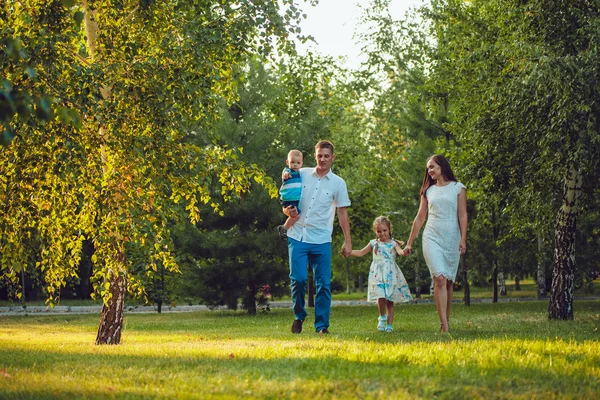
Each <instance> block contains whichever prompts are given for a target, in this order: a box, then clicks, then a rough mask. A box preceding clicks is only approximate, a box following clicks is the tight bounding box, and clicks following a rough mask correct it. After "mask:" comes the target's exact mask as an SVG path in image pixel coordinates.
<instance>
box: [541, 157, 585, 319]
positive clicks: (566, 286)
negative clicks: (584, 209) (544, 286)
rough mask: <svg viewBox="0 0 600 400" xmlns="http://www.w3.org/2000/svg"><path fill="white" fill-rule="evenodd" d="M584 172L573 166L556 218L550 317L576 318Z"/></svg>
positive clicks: (549, 307)
mask: <svg viewBox="0 0 600 400" xmlns="http://www.w3.org/2000/svg"><path fill="white" fill-rule="evenodd" d="M581 186H582V177H581V172H579V171H578V170H577V169H576V168H574V167H571V169H570V171H569V175H568V176H567V178H566V179H565V186H564V190H563V199H562V200H563V201H562V203H563V204H562V206H561V208H560V210H558V215H557V218H556V234H555V237H556V244H555V247H554V269H553V273H552V290H551V292H550V304H549V305H548V318H549V319H561V320H567V319H573V279H574V277H575V233H576V227H577V211H578V210H577V206H578V205H577V203H578V200H579V197H580V195H581Z"/></svg>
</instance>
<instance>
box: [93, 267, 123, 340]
mask: <svg viewBox="0 0 600 400" xmlns="http://www.w3.org/2000/svg"><path fill="white" fill-rule="evenodd" d="M126 289H127V281H126V279H125V275H123V274H119V275H117V276H115V275H111V279H110V289H109V291H110V294H111V297H110V299H109V300H108V304H104V306H103V307H102V314H101V315H100V326H99V327H98V336H96V344H119V343H121V330H122V327H123V305H124V304H125V292H126Z"/></svg>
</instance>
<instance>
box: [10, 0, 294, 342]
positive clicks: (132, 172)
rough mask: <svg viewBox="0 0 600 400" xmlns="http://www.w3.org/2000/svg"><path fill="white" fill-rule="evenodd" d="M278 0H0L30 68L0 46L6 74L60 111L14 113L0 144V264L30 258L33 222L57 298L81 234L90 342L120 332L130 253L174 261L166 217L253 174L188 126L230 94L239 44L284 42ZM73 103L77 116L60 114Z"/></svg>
mask: <svg viewBox="0 0 600 400" xmlns="http://www.w3.org/2000/svg"><path fill="white" fill-rule="evenodd" d="M281 4H282V7H283V13H280V8H279V3H278V2H276V1H271V0H264V1H256V2H252V3H248V2H237V1H229V0H227V1H221V2H219V3H215V2H212V1H197V2H188V1H170V2H154V1H143V2H138V1H126V2H123V1H110V0H97V1H88V0H82V1H81V2H77V3H76V2H75V1H73V0H63V1H56V0H55V1H50V2H41V1H40V2H38V1H31V2H18V1H7V2H4V3H3V6H2V9H1V12H2V18H1V20H2V21H6V22H3V24H5V25H4V26H5V27H7V29H9V30H10V32H12V33H11V34H12V35H13V37H14V38H15V40H19V41H20V43H21V48H22V49H23V51H24V52H25V53H26V54H27V55H28V56H29V58H26V59H25V62H26V63H27V65H29V66H30V67H31V68H32V70H34V71H35V75H36V76H37V79H36V80H33V79H29V78H27V77H23V76H21V75H19V68H20V67H21V66H22V65H23V62H22V60H19V61H14V60H13V59H7V58H4V59H3V60H2V61H3V64H2V68H3V70H4V73H5V75H6V76H7V79H10V80H11V82H12V83H13V84H14V86H15V87H19V88H23V90H27V91H28V92H29V93H37V92H40V93H52V97H53V98H54V101H53V103H52V104H53V106H52V110H53V112H54V114H55V115H56V118H54V119H49V121H48V122H47V123H46V124H45V125H43V126H42V127H40V126H39V125H37V124H31V123H29V122H28V121H22V120H18V119H16V117H15V116H13V118H12V119H11V121H10V123H11V124H13V125H12V126H13V130H14V131H15V132H18V134H17V136H16V138H15V139H14V140H13V142H12V144H11V146H10V147H8V148H5V149H4V150H3V151H2V153H1V154H0V170H1V171H2V173H1V174H0V179H2V181H1V190H2V192H0V197H1V198H2V200H3V203H4V204H5V205H6V206H5V210H6V212H5V217H4V218H3V220H2V236H1V242H0V254H1V255H2V259H1V260H0V262H1V266H2V274H3V275H5V276H8V277H11V278H15V277H16V276H17V275H18V272H19V271H20V270H21V269H22V268H24V267H25V265H26V251H25V249H24V248H23V246H22V244H21V243H23V239H24V238H26V237H28V236H29V235H31V234H33V233H34V232H37V234H39V235H40V237H41V240H42V242H43V245H42V248H41V251H40V255H41V257H40V261H39V262H38V263H37V264H36V268H38V269H40V270H42V271H44V273H45V280H46V283H47V291H48V297H49V301H50V302H52V301H54V300H55V299H56V297H57V293H58V292H57V290H58V288H59V287H60V286H61V285H64V284H65V279H66V278H67V277H68V276H73V275H76V273H77V272H76V268H77V265H78V263H79V258H80V251H81V245H82V242H83V241H84V240H85V239H86V238H89V239H90V240H92V242H93V245H94V249H95V252H94V254H93V256H92V261H93V263H94V276H93V280H94V287H95V289H96V291H97V292H98V293H99V295H100V296H101V297H102V299H103V301H104V308H103V311H102V316H101V322H100V327H99V330H98V336H97V339H96V343H98V344H117V343H119V341H120V335H121V330H122V319H123V301H124V296H125V292H126V289H129V290H131V291H133V292H134V293H137V294H141V293H143V288H142V286H141V285H140V282H139V281H136V279H135V277H134V276H133V275H132V273H131V272H132V269H133V265H134V262H133V261H132V260H131V259H129V257H128V255H129V254H136V258H138V259H136V260H135V261H136V263H135V265H138V263H137V262H138V261H139V258H141V259H143V260H144V265H145V266H146V270H147V271H148V273H152V272H153V271H156V269H157V268H158V267H157V265H159V264H161V265H162V266H163V267H164V268H165V269H166V270H169V271H176V270H177V263H176V260H175V258H174V257H173V253H172V248H173V245H172V241H171V232H170V229H169V227H170V224H169V222H170V221H178V220H181V219H182V218H185V217H187V218H189V219H190V220H191V221H193V222H197V221H198V220H200V218H201V214H200V205H202V204H209V205H210V206H211V207H210V209H211V210H212V211H211V212H213V211H214V212H216V213H220V214H222V210H221V206H220V203H222V202H223V201H228V200H232V199H238V198H239V197H240V195H241V193H242V192H243V191H245V190H247V189H248V187H249V186H250V184H251V182H252V181H253V180H258V181H261V178H262V176H263V173H262V171H261V170H260V169H258V168H256V167H253V166H251V165H246V164H245V163H243V162H242V161H240V159H239V157H238V154H237V151H235V150H233V149H230V148H226V147H223V146H219V145H217V144H216V143H213V141H212V140H211V138H210V136H205V139H204V141H203V143H204V144H203V145H197V144H195V143H194V141H193V139H194V138H196V137H198V136H199V135H207V133H208V132H210V129H209V128H210V126H211V125H212V124H214V122H215V120H216V119H217V117H218V110H219V108H218V107H219V104H220V101H221V99H223V98H226V99H232V98H233V96H234V95H235V90H234V89H235V85H236V83H237V76H236V75H235V68H236V66H237V65H238V64H239V63H240V62H241V61H242V60H243V58H244V56H245V55H246V54H249V53H251V52H254V51H258V52H262V53H265V54H267V53H269V52H270V51H271V50H272V49H273V48H275V47H277V48H278V49H279V50H280V51H281V52H285V51H287V50H289V48H290V43H289V42H288V41H287V39H286V38H287V37H288V35H289V31H290V30H292V29H293V30H296V29H297V28H296V24H297V22H298V21H299V19H300V18H301V15H300V11H299V10H298V9H297V8H296V7H295V6H294V5H293V2H292V1H291V0H285V1H283V2H281ZM29 76H30V75H29ZM72 110H77V118H74V117H73V118H70V119H69V120H70V121H71V123H70V124H69V125H65V124H61V123H60V121H61V119H67V118H66V117H69V116H71V115H72ZM65 116H66V117H65ZM215 179H216V181H214V180H215ZM25 193H27V195H25Z"/></svg>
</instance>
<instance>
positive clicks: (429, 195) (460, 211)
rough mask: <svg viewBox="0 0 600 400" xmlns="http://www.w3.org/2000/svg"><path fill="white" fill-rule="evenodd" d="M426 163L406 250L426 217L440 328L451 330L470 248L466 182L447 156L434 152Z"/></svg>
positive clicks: (425, 245)
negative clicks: (457, 286) (456, 293)
mask: <svg viewBox="0 0 600 400" xmlns="http://www.w3.org/2000/svg"><path fill="white" fill-rule="evenodd" d="M426 165H427V168H426V169H425V177H424V178H423V185H422V186H421V204H420V205H419V212H418V213H417V216H416V217H415V220H414V221H413V225H412V229H411V231H410V238H409V239H408V241H407V242H406V247H405V248H404V254H405V255H408V254H410V252H411V251H412V243H413V241H414V240H415V237H416V236H417V235H418V234H419V231H420V230H421V227H422V226H423V223H424V222H425V219H427V226H425V230H424V231H423V257H424V258H425V262H426V263H427V267H428V268H429V272H430V273H431V277H432V279H433V282H434V292H433V298H434V299H435V306H436V308H437V312H438V316H439V317H440V324H441V327H440V329H441V331H442V332H448V329H449V326H448V321H449V319H450V306H451V304H452V295H453V293H454V287H453V284H454V281H455V279H456V272H457V271H458V263H459V260H460V256H461V255H462V254H464V253H465V251H466V250H467V193H466V189H465V186H464V185H463V184H462V183H460V182H457V181H456V178H455V177H454V173H452V169H451V168H450V163H448V160H446V158H445V157H444V156H441V155H433V156H431V157H430V158H429V159H428V160H427V164H426ZM428 214H429V216H428Z"/></svg>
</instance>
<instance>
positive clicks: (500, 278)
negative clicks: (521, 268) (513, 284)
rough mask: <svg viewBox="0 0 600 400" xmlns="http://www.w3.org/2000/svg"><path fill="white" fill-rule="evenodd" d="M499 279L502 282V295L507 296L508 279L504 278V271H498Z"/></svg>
mask: <svg viewBox="0 0 600 400" xmlns="http://www.w3.org/2000/svg"><path fill="white" fill-rule="evenodd" d="M498 281H499V282H500V296H506V295H507V293H508V292H507V290H506V279H505V278H504V271H500V272H499V273H498Z"/></svg>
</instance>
